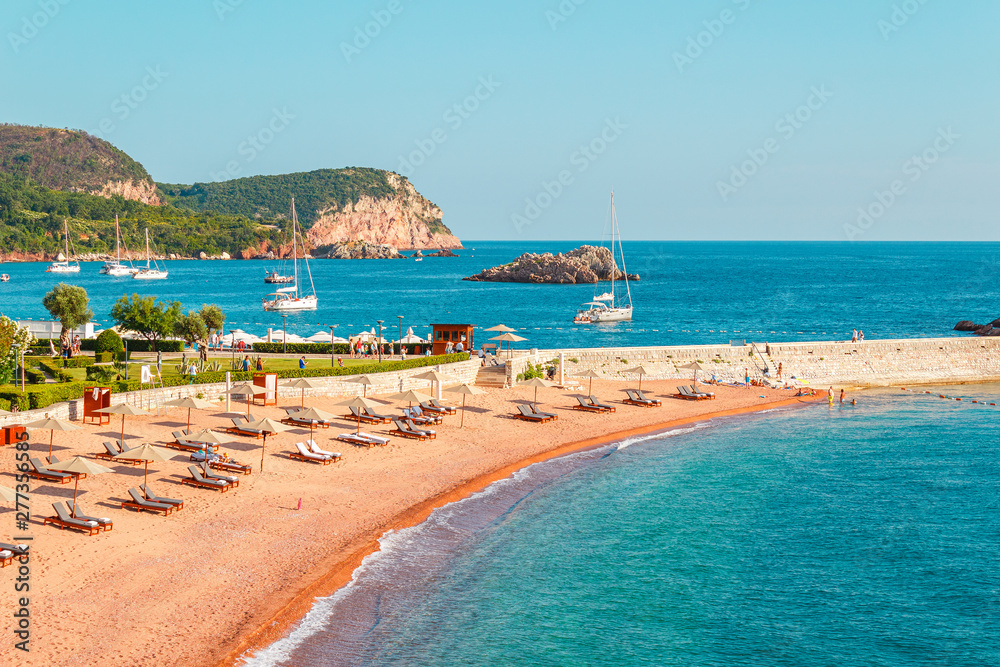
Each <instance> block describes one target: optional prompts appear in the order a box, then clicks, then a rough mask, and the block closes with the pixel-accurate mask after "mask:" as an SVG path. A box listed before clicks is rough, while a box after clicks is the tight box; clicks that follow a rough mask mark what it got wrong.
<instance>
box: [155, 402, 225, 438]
mask: <svg viewBox="0 0 1000 667" xmlns="http://www.w3.org/2000/svg"><path fill="white" fill-rule="evenodd" d="M163 405H165V406H167V407H168V408H187V411H188V425H187V427H188V430H189V431H190V430H191V410H192V409H194V410H211V409H213V408H215V407H216V406H215V403H209V402H208V401H206V400H205V399H203V398H196V397H194V396H188V397H186V398H175V399H174V400H172V401H167V402H166V403H164V404H163Z"/></svg>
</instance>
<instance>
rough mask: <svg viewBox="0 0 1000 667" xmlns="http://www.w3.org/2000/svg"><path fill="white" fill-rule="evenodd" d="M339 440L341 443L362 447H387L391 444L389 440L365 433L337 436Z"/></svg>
mask: <svg viewBox="0 0 1000 667" xmlns="http://www.w3.org/2000/svg"><path fill="white" fill-rule="evenodd" d="M337 440H340V441H341V442H349V443H351V444H352V445H359V446H362V447H368V448H369V449H371V448H372V447H385V446H386V445H388V444H389V438H381V437H379V436H376V435H370V434H368V433H365V432H364V431H360V432H358V433H341V434H340V435H338V436H337Z"/></svg>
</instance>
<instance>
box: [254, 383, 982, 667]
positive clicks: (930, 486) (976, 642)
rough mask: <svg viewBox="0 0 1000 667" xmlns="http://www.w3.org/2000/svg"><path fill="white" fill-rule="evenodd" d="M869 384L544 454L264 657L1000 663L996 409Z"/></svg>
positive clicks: (419, 533)
mask: <svg viewBox="0 0 1000 667" xmlns="http://www.w3.org/2000/svg"><path fill="white" fill-rule="evenodd" d="M947 391H948V393H950V394H954V395H963V396H967V397H970V398H971V397H975V398H986V397H989V398H990V400H992V401H994V402H995V401H996V399H997V398H998V397H1000V386H998V385H980V386H966V387H960V388H954V387H951V388H948V390H947ZM858 397H859V404H858V405H857V406H855V407H841V406H839V405H838V406H836V407H828V406H826V405H821V406H809V407H805V408H802V409H795V410H792V409H785V410H777V411H772V412H771V413H770V414H767V415H760V416H749V417H740V418H734V419H730V420H721V421H716V422H712V423H711V424H707V425H701V426H694V427H691V428H686V429H679V430H675V431H673V432H670V433H667V434H662V435H659V436H653V437H649V438H645V439H643V440H638V441H627V442H624V443H618V444H615V445H612V446H608V447H604V448H601V449H598V450H594V451H590V452H585V453H580V454H576V455H572V456H568V457H564V458H560V459H555V460H552V461H548V462H545V463H540V464H537V465H534V466H531V467H529V468H527V469H525V470H523V471H521V472H520V473H518V474H517V475H515V476H514V477H513V478H512V479H509V480H505V481H501V482H498V483H496V484H494V485H493V486H491V487H489V488H488V489H487V490H485V491H484V492H482V493H479V494H477V495H475V496H473V497H470V498H468V499H466V500H463V501H460V502H457V503H454V504H451V505H448V506H446V507H444V508H441V509H440V510H438V511H436V512H435V513H434V514H433V515H432V516H431V517H430V518H429V519H428V521H427V522H425V523H424V524H421V525H420V526H416V527H414V528H410V529H407V530H403V531H399V532H397V533H393V534H390V535H388V536H386V537H385V538H383V540H382V544H383V548H382V550H381V552H379V553H377V554H374V555H372V556H370V557H369V558H368V559H367V560H366V561H365V563H364V564H363V565H362V566H361V568H360V569H359V570H358V571H357V572H356V573H355V580H354V581H353V583H352V584H351V585H349V586H348V587H347V588H345V589H343V590H341V591H340V592H338V593H336V594H335V595H333V596H332V597H330V598H326V599H323V600H320V601H318V602H317V603H316V605H315V606H314V608H313V610H312V612H310V614H309V616H308V617H307V618H306V619H305V620H304V621H303V622H302V623H300V624H299V626H298V627H297V628H296V629H295V630H294V631H293V633H292V634H291V635H290V637H288V638H286V639H284V640H281V641H279V642H278V643H276V644H274V645H272V646H271V647H269V648H268V649H266V650H264V651H263V652H261V653H259V654H258V655H257V656H256V657H255V658H253V659H252V660H251V661H250V663H251V664H253V665H258V666H259V665H268V666H270V665H295V666H297V667H312V666H320V665H323V666H327V665H352V666H365V665H392V666H400V665H402V666H417V665H420V666H423V665H428V666H431V665H433V666H437V665H483V666H486V665H490V666H492V665H615V666H622V667H629V666H632V665H699V666H704V665H710V666H715V665H719V666H723V665H725V666H730V665H739V666H742V665H746V666H751V665H752V666H754V667H757V666H760V665H789V666H793V665H794V666H796V667H813V666H815V667H827V666H834V665H836V666H838V667H853V666H861V665H864V666H869V665H885V666H887V667H889V666H891V667H903V666H909V665H914V666H915V665H955V666H965V665H968V666H969V667H981V666H985V665H998V664H1000V568H998V567H997V555H998V553H1000V441H998V439H997V438H996V434H997V430H998V428H1000V412H998V409H997V408H991V407H988V406H982V405H976V404H972V403H968V402H962V403H958V402H955V401H945V400H941V399H939V398H936V397H932V396H927V395H921V394H912V393H903V392H900V391H898V390H880V391H874V392H868V393H864V394H860V395H859V396H858Z"/></svg>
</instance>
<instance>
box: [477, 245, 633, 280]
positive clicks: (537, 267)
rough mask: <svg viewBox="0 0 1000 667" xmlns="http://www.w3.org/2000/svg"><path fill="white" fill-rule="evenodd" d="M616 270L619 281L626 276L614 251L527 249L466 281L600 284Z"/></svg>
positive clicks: (594, 247)
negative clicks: (535, 250) (509, 260)
mask: <svg viewBox="0 0 1000 667" xmlns="http://www.w3.org/2000/svg"><path fill="white" fill-rule="evenodd" d="M612 272H614V276H615V279H616V280H621V279H622V278H624V277H625V274H624V273H622V271H621V270H620V269H619V268H618V266H617V265H616V264H615V261H614V258H613V257H612V255H611V251H610V250H608V249H607V248H598V247H596V246H591V245H585V246H580V247H579V248H577V249H576V250H572V251H570V252H568V253H566V254H563V253H559V254H558V255H553V254H552V253H549V252H546V253H543V254H541V255H536V254H535V253H531V252H526V253H524V254H523V255H521V256H520V257H518V258H517V259H515V260H514V261H513V262H512V263H510V264H505V265H504V266H494V267H493V268H492V269H486V270H484V271H481V272H480V273H477V274H476V275H474V276H469V277H468V278H464V279H463V280H472V281H484V282H494V283H558V284H573V283H596V282H598V281H599V280H610V279H611V275H612ZM628 279H629V280H639V276H638V275H635V274H629V276H628Z"/></svg>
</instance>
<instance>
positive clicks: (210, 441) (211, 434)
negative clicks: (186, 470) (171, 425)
mask: <svg viewBox="0 0 1000 667" xmlns="http://www.w3.org/2000/svg"><path fill="white" fill-rule="evenodd" d="M187 439H188V440H190V441H191V442H198V443H201V444H203V445H205V446H204V447H203V448H202V453H204V454H205V474H206V475H208V445H221V444H222V443H223V440H222V438H220V437H219V436H218V435H217V434H216V432H215V431H213V430H211V429H207V428H203V429H201V430H200V431H198V432H197V433H195V434H194V435H191V436H188V438H187Z"/></svg>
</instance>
